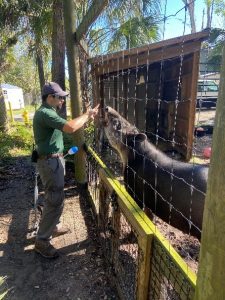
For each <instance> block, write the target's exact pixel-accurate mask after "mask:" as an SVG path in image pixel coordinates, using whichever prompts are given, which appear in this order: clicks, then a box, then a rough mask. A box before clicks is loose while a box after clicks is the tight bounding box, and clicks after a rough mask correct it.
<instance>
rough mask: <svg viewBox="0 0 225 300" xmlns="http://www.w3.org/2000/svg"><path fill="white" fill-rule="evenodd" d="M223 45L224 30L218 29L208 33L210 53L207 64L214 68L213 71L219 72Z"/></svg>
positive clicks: (224, 40) (224, 38)
mask: <svg viewBox="0 0 225 300" xmlns="http://www.w3.org/2000/svg"><path fill="white" fill-rule="evenodd" d="M224 43H225V30H224V29H220V28H213V29H212V30H211V33H210V39H209V44H210V47H211V49H212V50H211V52H210V55H209V59H208V63H209V64H212V66H215V67H214V68H215V70H214V71H217V72H218V71H219V66H220V65H221V62H222V50H223V47H224Z"/></svg>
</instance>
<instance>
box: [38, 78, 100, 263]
mask: <svg viewBox="0 0 225 300" xmlns="http://www.w3.org/2000/svg"><path fill="white" fill-rule="evenodd" d="M66 96H68V93H67V92H65V91H63V90H62V89H61V87H60V86H59V85H58V84H57V83H55V82H49V83H47V84H45V85H44V87H43V90H42V105H41V106H40V108H39V109H38V110H37V111H36V113H35V115H34V119H33V131H34V139H35V143H36V148H37V152H38V160H37V169H38V172H39V175H40V178H41V181H42V183H43V186H44V190H45V202H44V209H43V214H42V219H41V222H40V225H39V230H38V232H37V237H36V241H35V247H34V250H35V251H36V252H38V253H40V254H41V255H42V256H44V257H47V258H55V257H57V256H58V252H57V250H56V249H55V248H54V247H53V246H52V245H51V243H50V239H51V237H52V236H54V235H55V236H57V235H61V234H65V233H66V232H68V231H69V230H68V229H67V228H63V227H61V228H60V227H59V226H58V224H59V219H60V216H61V214H62V210H63V204H64V174H65V161H64V158H63V149H64V145H63V135H62V132H66V133H73V132H75V131H76V130H78V129H80V128H81V127H82V126H83V125H84V124H85V123H86V122H87V121H88V120H90V119H93V118H94V117H95V116H96V115H97V113H98V106H96V107H95V108H94V109H90V110H87V112H86V113H84V114H83V115H81V116H79V117H77V118H75V119H73V120H70V121H67V120H65V119H63V118H61V117H60V116H59V115H58V114H57V109H60V108H61V107H62V104H63V102H64V101H65V97H66Z"/></svg>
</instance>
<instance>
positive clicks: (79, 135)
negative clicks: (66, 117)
mask: <svg viewBox="0 0 225 300" xmlns="http://www.w3.org/2000/svg"><path fill="white" fill-rule="evenodd" d="M64 21H65V36H66V49H67V59H68V70H69V79H70V97H71V114H72V118H76V117H78V116H80V115H81V113H82V96H81V79H80V62H79V50H78V45H77V44H75V42H74V33H75V26H76V16H75V8H74V3H73V0H64ZM73 137H74V144H75V145H76V146H78V148H79V151H78V153H76V155H75V156H74V163H75V180H76V181H77V183H79V184H81V185H85V184H86V182H87V177H86V155H85V152H84V150H83V144H84V129H83V128H81V129H79V130H77V131H76V132H75V133H74V136H73Z"/></svg>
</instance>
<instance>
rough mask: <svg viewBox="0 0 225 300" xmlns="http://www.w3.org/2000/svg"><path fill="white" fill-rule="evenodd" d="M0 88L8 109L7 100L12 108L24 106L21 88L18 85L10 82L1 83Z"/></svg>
mask: <svg viewBox="0 0 225 300" xmlns="http://www.w3.org/2000/svg"><path fill="white" fill-rule="evenodd" d="M0 88H1V90H2V94H3V96H4V100H5V104H6V108H7V109H9V102H10V104H11V107H12V109H21V108H24V98H23V90H22V89H21V88H20V87H18V86H15V85H11V84H1V85H0Z"/></svg>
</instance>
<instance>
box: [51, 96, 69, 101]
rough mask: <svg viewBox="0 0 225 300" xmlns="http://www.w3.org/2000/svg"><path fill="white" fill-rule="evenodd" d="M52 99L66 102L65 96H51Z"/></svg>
mask: <svg viewBox="0 0 225 300" xmlns="http://www.w3.org/2000/svg"><path fill="white" fill-rule="evenodd" d="M52 97H53V98H56V99H58V100H66V96H58V95H52Z"/></svg>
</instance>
